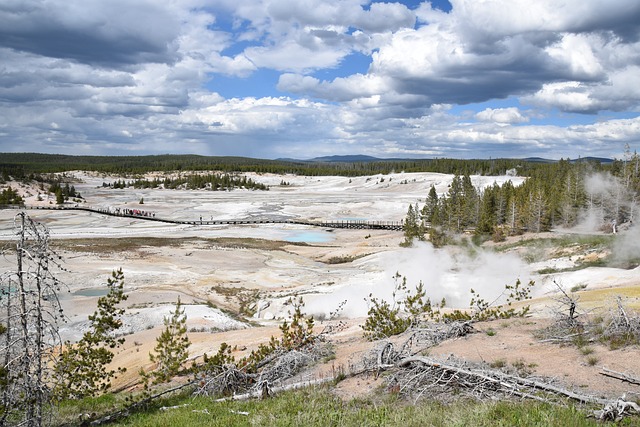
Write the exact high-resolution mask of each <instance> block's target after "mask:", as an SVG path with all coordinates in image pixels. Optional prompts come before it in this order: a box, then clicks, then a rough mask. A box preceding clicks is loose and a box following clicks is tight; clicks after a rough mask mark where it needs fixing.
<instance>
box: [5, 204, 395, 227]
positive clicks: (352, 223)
mask: <svg viewBox="0 0 640 427" xmlns="http://www.w3.org/2000/svg"><path fill="white" fill-rule="evenodd" d="M0 209H33V210H58V211H82V212H92V213H97V214H100V215H108V216H116V217H123V218H135V219H142V220H145V221H156V222H163V223H168V224H184V225H249V224H297V225H308V226H312V227H323V228H345V229H357V230H393V231H402V221H367V220H340V221H305V220H300V219H221V220H211V221H206V220H202V221H197V220H196V221H185V220H179V219H169V218H161V217H157V216H155V215H153V216H152V215H138V214H129V213H123V212H112V211H110V210H108V209H99V208H90V207H83V206H26V207H25V206H17V205H0Z"/></svg>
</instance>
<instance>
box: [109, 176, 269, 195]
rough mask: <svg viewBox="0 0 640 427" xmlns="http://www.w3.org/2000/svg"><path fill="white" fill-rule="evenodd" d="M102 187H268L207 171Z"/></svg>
mask: <svg viewBox="0 0 640 427" xmlns="http://www.w3.org/2000/svg"><path fill="white" fill-rule="evenodd" d="M102 186H103V187H111V188H127V187H133V188H166V189H171V190H174V189H176V188H184V189H187V190H198V189H208V190H214V191H216V190H231V189H233V188H246V189H248V190H269V187H268V186H267V185H265V184H262V183H260V182H256V181H254V180H252V179H251V178H248V177H246V176H237V175H232V174H227V173H208V174H188V175H184V176H179V177H176V178H170V177H165V178H154V179H143V178H139V179H135V180H130V181H126V180H117V181H114V182H112V183H106V182H104V183H103V184H102Z"/></svg>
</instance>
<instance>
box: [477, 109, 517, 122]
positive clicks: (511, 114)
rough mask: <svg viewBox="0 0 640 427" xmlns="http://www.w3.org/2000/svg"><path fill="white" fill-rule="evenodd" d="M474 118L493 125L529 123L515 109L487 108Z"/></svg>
mask: <svg viewBox="0 0 640 427" xmlns="http://www.w3.org/2000/svg"><path fill="white" fill-rule="evenodd" d="M476 118H477V119H478V120H481V121H485V122H495V123H524V122H528V121H529V119H528V118H527V117H525V116H523V115H522V114H521V113H520V111H519V110H518V109H517V108H515V107H510V108H487V109H485V110H483V111H481V112H479V113H478V114H476Z"/></svg>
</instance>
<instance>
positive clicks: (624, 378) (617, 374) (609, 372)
mask: <svg viewBox="0 0 640 427" xmlns="http://www.w3.org/2000/svg"><path fill="white" fill-rule="evenodd" d="M600 375H604V376H605V377H610V378H615V379H617V380H620V381H624V382H627V383H631V384H636V385H640V378H635V377H632V376H631V375H628V374H625V373H623V372H616V371H612V370H611V369H607V368H602V371H601V372H600Z"/></svg>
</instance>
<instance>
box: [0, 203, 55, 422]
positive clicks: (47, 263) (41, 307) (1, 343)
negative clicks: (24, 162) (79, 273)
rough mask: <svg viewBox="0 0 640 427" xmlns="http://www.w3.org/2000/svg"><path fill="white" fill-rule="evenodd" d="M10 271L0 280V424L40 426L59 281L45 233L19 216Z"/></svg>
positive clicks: (45, 394)
mask: <svg viewBox="0 0 640 427" xmlns="http://www.w3.org/2000/svg"><path fill="white" fill-rule="evenodd" d="M14 229H15V234H16V244H15V248H7V249H6V250H4V251H3V252H4V255H5V256H7V255H8V254H9V253H10V252H14V251H15V256H16V269H15V270H14V271H8V272H6V273H4V274H2V276H0V284H1V286H0V332H1V335H0V363H1V365H0V376H1V381H2V383H3V387H2V388H1V392H0V412H1V414H0V425H20V426H41V425H42V423H43V418H44V416H45V414H44V407H45V404H46V403H48V399H49V390H50V388H49V386H50V385H51V383H52V378H51V372H52V370H51V369H50V367H51V363H49V362H50V361H51V358H52V357H53V356H54V348H55V347H57V346H59V345H60V338H59V335H58V322H59V321H60V320H61V318H62V309H61V308H60V301H59V300H58V292H59V291H60V289H61V286H62V283H61V282H60V281H59V280H58V279H57V278H56V277H55V276H54V275H53V274H52V269H54V270H55V269H56V267H58V268H61V265H60V257H58V256H57V255H56V254H55V253H54V252H53V251H52V250H51V249H50V248H49V232H48V230H47V229H46V228H45V227H44V226H42V225H41V224H38V223H36V222H34V221H32V220H31V218H29V217H28V216H27V215H26V214H25V213H24V212H21V213H19V214H18V215H16V217H15V219H14Z"/></svg>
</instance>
